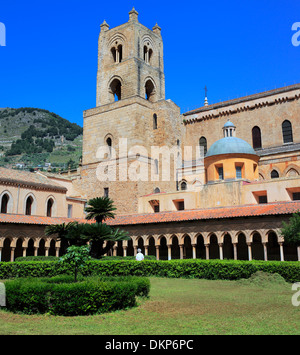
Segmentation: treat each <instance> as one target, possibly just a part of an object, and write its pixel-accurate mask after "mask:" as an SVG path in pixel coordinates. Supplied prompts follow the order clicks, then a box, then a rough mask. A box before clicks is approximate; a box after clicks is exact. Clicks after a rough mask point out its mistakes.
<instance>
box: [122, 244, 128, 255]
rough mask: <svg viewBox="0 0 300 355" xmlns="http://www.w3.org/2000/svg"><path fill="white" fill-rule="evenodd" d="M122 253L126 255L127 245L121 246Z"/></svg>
mask: <svg viewBox="0 0 300 355" xmlns="http://www.w3.org/2000/svg"><path fill="white" fill-rule="evenodd" d="M123 255H124V256H127V246H123Z"/></svg>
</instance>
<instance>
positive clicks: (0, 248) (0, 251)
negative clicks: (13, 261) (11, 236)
mask: <svg viewBox="0 0 300 355" xmlns="http://www.w3.org/2000/svg"><path fill="white" fill-rule="evenodd" d="M1 258H2V247H0V261H1V260H2V259H1Z"/></svg>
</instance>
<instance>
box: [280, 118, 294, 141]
mask: <svg viewBox="0 0 300 355" xmlns="http://www.w3.org/2000/svg"><path fill="white" fill-rule="evenodd" d="M282 136H283V143H293V128H292V124H291V122H290V121H288V120H286V121H284V122H283V123H282Z"/></svg>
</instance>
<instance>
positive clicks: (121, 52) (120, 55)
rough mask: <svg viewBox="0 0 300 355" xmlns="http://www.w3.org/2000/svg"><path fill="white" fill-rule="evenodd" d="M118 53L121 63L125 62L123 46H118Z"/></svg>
mask: <svg viewBox="0 0 300 355" xmlns="http://www.w3.org/2000/svg"><path fill="white" fill-rule="evenodd" d="M118 53H119V62H118V63H121V62H122V60H123V46H122V45H121V44H119V45H118Z"/></svg>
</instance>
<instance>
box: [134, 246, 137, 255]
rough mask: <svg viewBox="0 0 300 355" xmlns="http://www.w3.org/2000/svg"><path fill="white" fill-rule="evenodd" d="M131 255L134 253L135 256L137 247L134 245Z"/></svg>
mask: <svg viewBox="0 0 300 355" xmlns="http://www.w3.org/2000/svg"><path fill="white" fill-rule="evenodd" d="M133 253H134V255H136V254H137V245H134V246H133Z"/></svg>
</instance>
